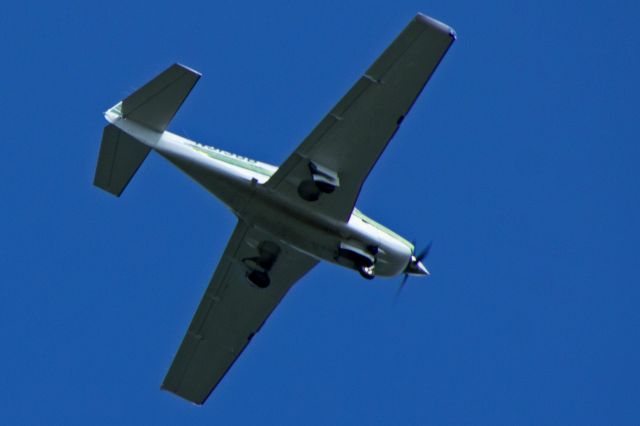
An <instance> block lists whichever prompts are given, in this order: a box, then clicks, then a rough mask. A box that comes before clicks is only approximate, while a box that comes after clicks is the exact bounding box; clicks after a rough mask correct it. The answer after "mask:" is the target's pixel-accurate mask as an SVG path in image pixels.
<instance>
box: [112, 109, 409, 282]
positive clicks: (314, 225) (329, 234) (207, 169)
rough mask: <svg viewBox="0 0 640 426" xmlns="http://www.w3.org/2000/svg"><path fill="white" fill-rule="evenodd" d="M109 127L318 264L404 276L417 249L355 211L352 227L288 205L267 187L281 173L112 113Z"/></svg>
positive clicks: (387, 275)
mask: <svg viewBox="0 0 640 426" xmlns="http://www.w3.org/2000/svg"><path fill="white" fill-rule="evenodd" d="M105 116H106V118H107V120H108V121H109V122H111V123H112V124H113V125H115V126H116V127H118V128H120V129H121V130H123V131H124V132H126V133H128V134H130V135H132V136H134V137H135V138H136V139H138V140H139V141H141V142H142V143H144V144H145V145H147V146H149V147H151V148H152V149H154V150H155V151H156V152H158V153H159V154H160V155H162V156H163V157H165V158H166V159H167V160H169V161H170V162H172V163H173V164H174V165H176V166H177V167H178V168H180V169H181V170H182V171H184V172H185V173H186V174H188V175H189V176H190V177H191V178H193V179H194V180H196V181H197V182H198V183H199V184H200V185H202V186H203V187H204V188H205V189H207V190H208V191H209V192H211V193H212V194H213V195H215V196H216V197H218V198H219V199H220V200H221V201H222V202H224V203H225V204H226V205H227V206H228V207H229V208H230V209H231V210H232V211H233V212H234V213H235V214H236V215H237V216H238V217H239V218H241V219H243V220H245V221H246V222H247V223H250V224H252V225H253V226H255V227H258V228H260V229H262V230H264V231H266V232H267V233H269V234H271V235H272V236H273V237H274V239H276V240H280V241H283V242H286V243H287V244H289V245H291V246H293V247H295V248H296V249H297V250H300V251H301V252H304V253H306V254H308V255H311V256H312V257H315V258H317V259H321V260H325V261H328V262H331V263H335V264H339V265H342V266H345V267H348V268H352V269H356V270H357V269H358V262H359V261H361V260H362V259H365V261H366V258H367V257H370V258H371V259H372V261H373V262H374V265H373V268H372V272H373V274H375V276H382V277H391V276H396V275H399V274H401V273H403V272H404V271H405V269H406V268H407V265H408V264H409V263H410V261H411V256H412V254H413V249H414V247H413V245H412V244H411V243H410V242H408V241H407V240H406V239H404V238H402V237H401V236H399V235H398V234H396V233H394V232H393V231H391V230H389V229H387V228H385V227H384V226H382V225H380V224H379V223H377V222H375V221H373V220H372V219H370V218H368V217H367V216H365V215H364V214H362V213H361V212H360V211H359V210H357V209H354V211H353V213H352V214H351V217H350V218H349V220H348V221H346V222H342V221H337V220H334V219H331V218H329V217H327V216H326V215H322V214H320V213H319V212H317V211H316V210H314V208H313V203H312V202H310V203H309V207H308V208H305V207H300V205H299V204H298V205H294V204H293V203H291V202H288V201H287V199H285V198H284V197H282V196H280V195H279V194H278V193H276V192H274V191H272V190H269V189H268V188H266V187H265V186H264V185H263V184H264V183H265V182H266V181H267V180H268V179H269V178H270V177H271V175H273V174H274V173H275V172H276V170H277V167H275V166H272V165H270V164H266V163H262V162H259V161H255V160H252V159H249V158H246V157H242V156H239V155H236V154H233V153H229V152H226V151H223V150H219V149H216V148H213V147H210V146H206V145H202V144H199V143H197V142H194V141H191V140H189V139H186V138H184V137H182V136H179V135H176V134H174V133H171V132H168V131H165V132H163V133H158V132H154V131H152V130H150V129H148V128H146V127H144V126H141V125H139V124H137V123H136V122H134V121H132V120H127V119H125V118H122V116H121V115H119V114H118V113H117V112H115V110H114V109H111V110H109V111H107V112H106V113H105Z"/></svg>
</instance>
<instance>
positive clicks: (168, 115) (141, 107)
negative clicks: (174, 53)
mask: <svg viewBox="0 0 640 426" xmlns="http://www.w3.org/2000/svg"><path fill="white" fill-rule="evenodd" d="M199 78H200V73H198V72H196V71H193V70H191V69H189V68H187V67H185V66H183V65H180V64H174V65H172V66H170V67H169V68H168V69H166V70H165V71H164V72H163V73H161V74H160V75H159V76H157V77H156V78H154V79H153V80H151V81H150V82H149V83H147V84H145V85H144V86H143V87H142V88H140V89H138V90H137V91H135V92H134V93H133V94H132V95H130V96H129V97H128V98H126V99H125V100H123V101H122V102H120V103H118V104H117V105H115V106H114V107H113V108H111V109H110V110H109V111H107V113H106V114H107V117H108V118H113V119H118V118H126V119H128V120H132V121H135V122H136V123H138V124H141V125H143V126H145V127H147V128H149V129H151V130H154V131H156V132H158V133H162V132H164V130H165V129H166V128H167V126H168V125H169V122H170V121H171V119H172V118H173V116H174V115H175V114H176V112H177V111H178V108H180V106H181V105H182V103H183V102H184V100H185V98H186V97H187V95H189V93H190V92H191V89H193V86H194V85H195V84H196V83H197V81H198V79H199ZM109 121H111V119H110V120H109ZM150 149H151V148H149V147H148V146H146V145H144V144H142V143H141V142H140V141H138V140H137V139H135V138H134V137H132V136H130V135H129V134H127V133H125V132H124V131H122V130H120V129H119V128H118V127H116V126H115V125H113V124H109V125H108V126H107V127H105V128H104V133H103V134H102V145H101V146H100V154H99V156H98V165H97V167H96V175H95V178H94V181H93V183H94V185H96V186H97V187H99V188H102V189H104V190H105V191H107V192H110V193H111V194H113V195H115V196H117V197H119V196H120V194H122V192H123V191H124V189H125V188H126V187H127V184H128V183H129V181H130V180H131V178H132V177H133V175H134V174H135V173H136V171H137V170H138V168H139V167H140V165H141V164H142V162H143V161H144V159H145V158H147V155H148V154H149V151H150Z"/></svg>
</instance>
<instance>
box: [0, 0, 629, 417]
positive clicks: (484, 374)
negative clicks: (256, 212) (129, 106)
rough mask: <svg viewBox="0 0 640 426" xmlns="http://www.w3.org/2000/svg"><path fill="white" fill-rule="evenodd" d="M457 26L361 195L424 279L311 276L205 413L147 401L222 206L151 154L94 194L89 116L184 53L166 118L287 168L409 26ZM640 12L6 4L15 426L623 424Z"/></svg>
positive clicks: (8, 405) (1, 28) (571, 7)
mask: <svg viewBox="0 0 640 426" xmlns="http://www.w3.org/2000/svg"><path fill="white" fill-rule="evenodd" d="M418 11H421V12H424V13H426V14H428V15H431V16H433V17H435V18H437V19H439V20H442V21H444V22H446V23H448V24H450V25H451V26H453V27H454V28H455V29H456V30H457V32H458V36H459V39H458V41H457V42H456V43H455V44H454V45H453V46H452V48H451V50H450V51H449V53H448V55H447V56H446V57H445V59H444V61H443V62H442V64H441V66H440V67H439V69H438V70H437V72H436V74H435V75H434V77H433V78H432V80H431V82H430V83H429V85H428V86H427V88H426V90H425V91H424V93H423V95H422V96H421V98H420V99H419V100H418V102H417V103H416V105H415V107H414V108H413V110H412V112H411V114H410V115H409V116H408V117H407V119H406V120H405V121H404V123H403V126H402V129H401V130H400V132H399V133H398V134H397V135H396V137H395V139H394V140H393V142H392V143H391V144H390V146H389V148H388V149H387V151H386V152H385V153H384V155H383V156H382V158H381V160H380V161H379V163H378V165H377V166H376V168H375V169H374V171H373V173H372V174H371V176H370V177H369V179H368V181H367V183H366V185H365V187H364V190H363V193H362V194H361V197H360V200H359V202H358V206H359V208H360V209H361V210H363V211H364V212H366V213H367V214H368V215H370V216H372V217H373V218H375V219H377V220H379V221H381V222H383V223H384V224H386V225H388V226H389V227H391V228H392V229H394V230H396V231H398V232H399V233H401V234H403V235H405V236H406V237H407V238H409V239H416V240H417V241H418V246H422V245H425V244H426V243H427V242H428V241H430V240H433V241H434V245H433V250H432V252H431V255H430V257H429V259H428V266H429V268H430V269H431V270H432V273H433V275H432V277H430V278H429V279H422V280H420V279H413V280H410V281H409V283H408V286H407V288H406V289H405V291H404V292H403V294H402V296H401V297H400V299H399V300H398V301H397V303H394V294H395V291H396V288H397V285H398V283H399V280H382V279H378V280H374V281H372V282H366V281H364V280H362V279H361V278H360V277H359V276H358V275H357V274H356V273H353V272H350V271H347V270H343V269H340V268H338V267H336V266H332V265H320V266H319V267H317V268H316V269H315V270H314V271H312V272H311V273H310V274H309V275H308V276H307V277H306V278H305V279H304V280H303V281H301V282H300V283H298V284H297V285H296V286H295V287H294V288H293V289H292V291H291V292H290V293H289V295H288V296H287V298H286V299H285V300H284V301H283V303H282V304H281V305H280V307H279V308H278V309H277V311H276V312H275V313H274V315H273V316H272V317H271V318H270V320H269V321H268V323H267V325H266V326H265V327H264V328H263V329H262V331H261V332H260V333H259V334H258V335H257V336H256V337H255V338H254V339H253V341H252V343H251V345H250V346H249V348H248V349H247V351H246V352H245V353H244V354H243V355H242V357H241V358H240V359H239V361H238V362H237V363H236V365H235V366H234V368H233V369H232V370H231V372H230V373H229V374H228V375H227V377H226V378H225V380H224V381H223V382H222V384H221V385H220V386H219V388H218V389H217V390H216V392H215V393H214V394H213V395H212V397H211V398H210V399H209V401H208V402H207V404H206V405H205V406H204V407H201V408H198V407H194V406H191V405H189V404H187V403H185V402H184V401H182V400H180V399H178V398H176V397H174V396H172V395H170V394H168V393H165V392H161V391H160V390H159V385H160V382H161V380H162V378H163V377H164V374H165V373H166V370H167V368H168V366H169V364H170V362H171V360H172V358H173V355H174V354H175V351H176V350H177V347H178V345H179V343H180V341H181V339H182V337H183V335H184V332H185V330H186V328H187V326H188V324H189V321H190V320H191V316H192V315H193V313H194V311H195V307H196V305H197V303H198V301H199V299H200V297H201V295H202V293H203V291H204V288H205V286H206V285H207V283H208V280H209V278H210V275H211V273H212V271H213V270H214V268H215V266H216V264H217V262H218V259H219V258H220V255H221V254H222V251H223V249H224V247H225V245H226V242H227V239H228V237H229V236H230V234H231V231H232V229H233V225H234V223H235V219H234V217H233V215H232V214H231V213H230V212H229V211H228V210H227V209H226V208H225V207H224V206H223V205H222V204H221V203H220V202H218V201H217V200H215V199H214V198H212V197H211V196H209V194H207V193H206V192H205V191H204V190H202V189H201V188H200V187H198V185H196V184H194V183H193V182H191V181H190V180H189V179H188V178H187V177H186V176H184V175H182V174H181V173H180V172H179V171H178V170H177V169H174V168H173V167H172V166H171V165H170V164H169V163H167V162H166V161H164V160H163V159H161V158H160V157H158V156H151V157H150V158H149V159H148V160H147V161H146V162H145V164H144V165H143V167H142V168H141V170H140V171H139V173H138V174H137V175H136V177H135V179H134V180H133V181H132V183H131V185H130V186H129V187H128V188H127V190H126V192H125V193H124V195H123V196H122V197H121V198H120V199H116V198H114V197H112V196H110V195H108V194H106V193H104V192H102V191H100V190H98V189H96V188H94V187H93V186H92V184H91V182H92V179H93V172H94V167H95V162H96V158H97V153H98V149H99V142H100V137H101V132H102V128H103V126H104V125H105V122H104V120H103V117H102V111H104V110H105V109H107V108H108V107H110V106H111V105H113V104H115V103H116V102H118V101H119V100H120V99H122V98H124V97H126V96H127V95H128V94H129V93H130V92H132V91H133V90H135V89H136V88H137V87H139V86H140V85H142V84H144V83H145V82H146V81H147V80H148V79H150V78H152V77H153V76H155V75H156V74H157V73H159V72H160V71H162V70H163V69H165V68H166V67H167V66H168V65H170V64H171V63H174V62H181V63H184V64H186V65H188V66H190V67H193V68H195V69H197V70H199V71H200V72H202V73H203V78H202V79H201V80H200V82H199V83H198V86H197V87H196V89H195V90H194V92H193V93H192V94H191V95H190V97H189V99H188V100H187V102H186V103H185V105H184V106H183V108H182V109H181V111H180V112H179V113H178V116H177V117H176V119H175V120H174V121H173V123H172V125H171V127H170V128H171V130H172V131H174V132H177V133H181V134H184V135H186V136H187V137H190V138H192V139H195V140H197V141H200V142H202V143H206V144H210V145H214V146H216V147H219V148H222V149H225V150H228V151H232V152H236V153H239V154H242V155H246V156H249V157H253V158H256V159H260V160H262V161H266V162H269V163H272V164H276V165H278V164H280V163H281V162H282V161H283V160H284V159H285V158H286V157H287V155H288V154H289V153H290V152H291V151H292V150H293V149H294V148H295V147H296V146H297V144H298V143H299V142H300V141H301V140H302V139H303V138H304V137H305V136H306V135H307V133H308V132H309V131H310V130H311V129H312V128H313V126H314V125H315V124H316V123H317V122H318V121H319V120H320V119H321V118H322V117H323V116H324V114H325V113H326V112H327V111H328V110H329V109H330V108H331V107H332V106H333V105H334V104H335V102H337V100H338V99H339V98H340V97H341V96H342V95H343V94H344V93H345V92H346V91H347V90H348V89H349V87H350V86H351V84H353V83H354V82H355V81H356V79H357V77H358V76H359V75H360V73H362V72H363V71H364V70H365V69H366V68H367V67H368V66H369V64H370V63H371V62H372V61H373V60H374V59H375V58H376V57H377V56H378V55H379V54H380V53H381V52H382V50H383V49H384V48H385V47H386V45H387V44H389V43H390V42H391V41H392V40H393V38H394V37H395V36H396V35H397V33H399V32H400V31H401V30H402V29H403V28H404V26H405V25H406V24H407V23H408V21H409V20H410V19H411V18H412V17H413V15H414V14H415V13H416V12H418ZM639 13H640V7H639V6H637V5H636V4H635V3H632V2H624V1H613V2H607V3H605V2H595V1H566V2H555V1H548V0H547V1H537V2H507V1H493V2H474V1H455V2H453V1H425V2H417V1H402V2H398V4H393V3H389V2H376V1H373V2H372V1H367V2H363V1H352V2H349V1H326V2H318V3H310V2H284V1H281V2H278V1H274V2H231V1H219V2H215V4H214V3H212V2H201V3H193V2H182V3H176V2H164V1H158V2H154V7H153V8H152V10H150V8H149V6H148V5H147V4H146V3H145V2H127V3H112V4H109V3H104V2H102V3H100V4H98V3H97V2H95V3H94V2H80V1H78V2H70V1H66V2H65V1H61V2H41V3H39V2H10V3H8V4H6V5H4V6H3V13H2V14H1V15H0V37H1V39H2V40H3V46H2V49H3V57H4V65H3V67H2V71H0V73H1V75H2V82H3V83H2V99H3V102H1V103H0V114H1V116H2V117H3V120H2V121H3V127H2V129H3V138H2V139H3V144H2V146H3V151H2V155H1V156H0V178H1V179H2V185H1V186H0V196H1V199H2V209H1V210H0V212H1V213H0V214H1V218H2V220H1V221H0V223H1V224H0V230H1V234H0V235H2V238H1V239H0V241H1V244H0V268H1V270H2V276H3V279H2V282H3V285H2V287H1V288H2V293H1V295H2V297H0V339H1V340H2V342H3V350H2V351H1V352H0V365H2V370H1V371H2V379H3V386H1V387H0V413H1V414H0V417H1V418H2V422H3V423H6V424H43V423H48V424H187V423H189V424H225V425H233V424H256V423H261V424H262V423H267V424H318V425H325V424H354V423H360V424H375V425H378V424H379V425H388V424H491V425H495V424H581V425H582V424H637V423H638V421H639V418H640V410H639V409H638V407H639V406H640V405H639V404H638V401H639V400H640V385H639V384H638V383H639V381H640V368H639V367H638V362H637V361H638V358H639V357H638V355H639V341H640V340H639V339H640V331H639V330H640V313H639V312H638V308H637V306H638V302H639V300H640V289H639V286H638V278H637V274H638V272H637V270H638V265H639V264H640V256H639V254H638V253H639V251H638V249H637V244H638V239H639V236H640V232H639V231H640V219H639V218H640V193H639V190H638V187H639V185H638V178H639V177H640V172H639V171H638V164H639V160H640V144H639V143H638V122H639V120H638V106H637V100H638V99H639V98H640V90H639V85H638V76H639V75H640V56H639V55H638V46H640V32H639V31H638V29H637V16H638V14H639Z"/></svg>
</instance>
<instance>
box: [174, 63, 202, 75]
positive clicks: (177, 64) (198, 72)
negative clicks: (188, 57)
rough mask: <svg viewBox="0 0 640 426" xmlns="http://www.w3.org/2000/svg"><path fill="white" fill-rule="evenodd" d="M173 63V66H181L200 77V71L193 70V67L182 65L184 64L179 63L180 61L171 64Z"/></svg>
mask: <svg viewBox="0 0 640 426" xmlns="http://www.w3.org/2000/svg"><path fill="white" fill-rule="evenodd" d="M173 65H174V66H177V67H179V68H182V69H184V70H187V71H189V72H191V73H193V74H195V75H197V76H198V77H202V73H201V72H200V71H197V70H194V69H193V68H191V67H188V66H186V65H184V64H181V63H180V62H176V63H175V64H173Z"/></svg>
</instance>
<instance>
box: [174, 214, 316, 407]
mask: <svg viewBox="0 0 640 426" xmlns="http://www.w3.org/2000/svg"><path fill="white" fill-rule="evenodd" d="M265 246H269V247H271V248H275V249H271V250H270V255H269V259H268V260H269V262H268V265H267V267H268V268H269V277H270V279H271V283H270V285H269V286H268V287H266V288H259V287H257V286H256V285H254V284H252V283H250V282H249V280H248V279H247V272H248V271H249V268H250V267H252V266H254V267H255V263H256V262H257V263H260V260H259V258H258V257H259V256H260V255H261V253H262V252H264V249H263V248H264V247H265ZM276 247H277V248H276ZM274 252H275V255H274ZM252 262H253V263H252ZM317 262H318V261H317V260H315V259H313V258H311V257H309V256H308V255H305V254H303V253H300V252H298V251H296V250H295V249H293V248H291V247H289V246H286V245H283V244H280V243H277V242H276V241H274V239H273V238H272V237H271V236H270V235H269V234H267V233H266V232H264V231H261V230H259V229H256V228H254V227H251V226H249V225H247V224H246V223H245V222H243V221H240V222H239V223H238V225H237V226H236V229H235V230H234V232H233V235H232V236H231V239H230V240H229V243H228V245H227V248H226V249H225V252H224V254H223V256H222V260H221V261H220V264H219V265H218V268H217V269H216V271H215V273H214V274H213V277H212V279H211V282H210V283H209V286H208V288H207V290H206V291H205V294H204V297H203V298H202V300H201V302H200V305H199V306H198V309H197V311H196V314H195V315H194V317H193V320H192V321H191V325H190V326H189V329H188V331H187V334H186V335H185V337H184V339H183V341H182V344H181V345H180V349H179V350H178V353H177V354H176V356H175V358H174V360H173V363H172V364H171V367H170V368H169V372H168V373H167V375H166V377H165V379H164V381H163V383H162V388H163V389H165V390H168V391H170V392H173V393H175V394H176V395H178V396H181V397H182V398H184V399H186V400H188V401H191V402H193V403H195V404H199V405H200V404H203V403H204V402H205V401H206V399H207V398H208V397H209V395H210V394H211V392H212V391H213V389H214V388H215V387H216V386H217V384H218V383H219V382H220V381H221V380H222V378H223V377H224V375H225V374H226V372H227V371H228V370H229V368H231V366H232V365H233V363H234V361H235V360H236V359H237V358H238V356H239V355H240V354H241V353H242V351H243V350H244V348H245V347H246V346H247V344H248V343H249V341H250V340H251V338H252V337H253V335H254V334H255V333H256V332H258V330H259V329H260V327H261V326H262V324H263V323H264V322H265V321H266V319H267V318H268V317H269V315H270V314H271V312H272V311H273V310H274V309H275V307H276V306H277V305H278V303H279V302H280V300H281V299H282V298H283V297H284V295H285V294H286V293H287V291H288V290H289V288H291V286H292V285H293V284H294V283H295V282H296V281H298V280H299V279H300V278H302V277H303V276H304V275H305V274H306V273H307V272H308V271H309V270H310V269H311V268H313V267H314V266H315V265H316V263H317ZM263 265H264V264H263Z"/></svg>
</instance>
